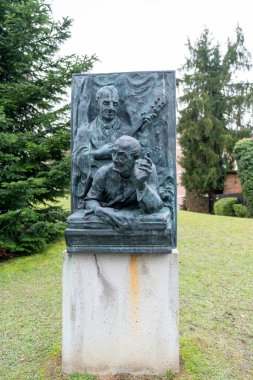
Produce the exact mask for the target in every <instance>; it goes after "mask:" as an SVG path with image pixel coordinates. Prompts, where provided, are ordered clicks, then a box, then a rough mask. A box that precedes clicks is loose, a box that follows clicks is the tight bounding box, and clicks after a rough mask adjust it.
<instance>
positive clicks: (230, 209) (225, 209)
mask: <svg viewBox="0 0 253 380" xmlns="http://www.w3.org/2000/svg"><path fill="white" fill-rule="evenodd" d="M236 203H237V198H235V197H227V198H222V199H219V200H218V201H217V202H215V204H214V213H215V215H223V216H235V210H234V205H235V204H236Z"/></svg>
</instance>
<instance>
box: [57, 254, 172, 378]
mask: <svg viewBox="0 0 253 380" xmlns="http://www.w3.org/2000/svg"><path fill="white" fill-rule="evenodd" d="M62 366H63V371H64V372H67V373H72V372H79V373H83V372H85V371H86V372H88V373H91V374H98V375H113V374H117V373H131V374H134V375H141V374H161V373H163V372H165V371H166V370H167V369H169V368H171V369H172V370H174V371H175V372H177V371H178V370H179V349H178V252H177V250H173V252H172V253H171V254H165V255H158V254H156V255H152V254H150V255H130V254H97V255H96V254H69V253H64V263H63V349H62Z"/></svg>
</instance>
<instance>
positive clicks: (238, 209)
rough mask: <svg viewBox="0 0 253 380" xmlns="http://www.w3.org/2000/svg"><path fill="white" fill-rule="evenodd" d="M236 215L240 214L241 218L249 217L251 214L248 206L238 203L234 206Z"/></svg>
mask: <svg viewBox="0 0 253 380" xmlns="http://www.w3.org/2000/svg"><path fill="white" fill-rule="evenodd" d="M233 209H234V212H235V216H238V217H239V218H248V217H249V216H250V214H249V211H248V210H247V207H246V206H244V205H242V204H240V203H238V204H235V205H234V206H233Z"/></svg>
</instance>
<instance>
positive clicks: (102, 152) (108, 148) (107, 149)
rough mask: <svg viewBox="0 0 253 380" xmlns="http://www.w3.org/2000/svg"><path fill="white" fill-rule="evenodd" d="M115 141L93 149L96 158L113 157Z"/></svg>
mask: <svg viewBox="0 0 253 380" xmlns="http://www.w3.org/2000/svg"><path fill="white" fill-rule="evenodd" d="M113 145H114V144H113V143H109V144H105V145H104V146H102V147H101V148H99V149H97V150H95V151H93V156H94V158H98V159H103V158H111V156H112V149H113Z"/></svg>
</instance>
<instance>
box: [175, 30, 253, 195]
mask: <svg viewBox="0 0 253 380" xmlns="http://www.w3.org/2000/svg"><path fill="white" fill-rule="evenodd" d="M187 47H188V50H189V58H187V59H186V63H185V65H184V66H183V67H182V72H183V75H182V78H181V79H180V80H179V81H178V83H179V89H180V90H181V91H183V95H182V96H181V97H180V98H179V100H180V104H181V107H182V109H181V110H180V118H179V122H178V132H179V134H180V138H179V143H180V145H181V147H182V158H181V161H180V163H181V165H182V167H183V168H184V169H185V171H184V173H183V175H182V183H183V185H184V186H185V188H186V189H187V190H188V191H190V192H193V193H195V194H199V195H203V194H211V193H214V192H217V191H221V190H222V189H223V184H224V176H225V173H226V171H227V170H229V169H230V167H231V153H232V151H233V146H234V144H235V142H236V141H237V140H239V139H240V138H242V137H247V136H249V135H250V131H251V130H252V100H253V86H252V84H250V83H247V82H243V81H239V80H238V78H237V76H236V74H237V73H238V72H239V73H240V72H241V71H244V70H246V71H247V70H249V69H250V68H251V62H250V54H249V52H248V51H247V50H246V48H245V46H244V36H243V33H242V30H241V29H240V28H239V27H237V29H236V39H235V41H234V42H231V41H230V40H228V42H227V47H226V51H225V53H224V54H222V49H221V47H220V46H219V44H218V43H215V42H214V41H213V40H212V38H211V37H210V33H209V31H208V29H205V30H204V31H203V33H202V34H201V36H200V38H199V39H198V40H197V42H196V43H195V44H192V43H191V42H190V40H188V43H187ZM250 108H251V113H250Z"/></svg>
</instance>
